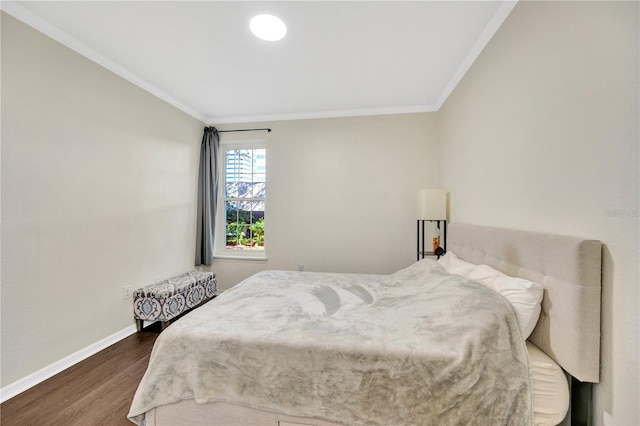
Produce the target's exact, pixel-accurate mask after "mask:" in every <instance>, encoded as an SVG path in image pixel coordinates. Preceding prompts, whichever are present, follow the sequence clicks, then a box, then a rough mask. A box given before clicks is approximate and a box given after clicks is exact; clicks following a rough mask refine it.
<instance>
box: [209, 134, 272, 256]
mask: <svg viewBox="0 0 640 426" xmlns="http://www.w3.org/2000/svg"><path fill="white" fill-rule="evenodd" d="M221 148H222V150H221V151H222V152H223V153H224V156H223V160H224V168H223V170H222V172H223V180H222V181H223V182H224V183H223V185H222V186H221V188H220V190H221V192H222V194H221V198H220V199H219V203H218V205H219V206H224V218H221V217H220V214H219V215H218V221H217V223H220V224H221V225H222V226H217V230H216V231H217V235H218V236H219V238H218V239H217V242H216V245H217V247H218V249H217V253H218V254H219V255H221V256H225V255H226V256H242V257H264V248H265V239H264V223H265V216H264V212H265V202H266V194H267V191H266V188H267V187H266V176H267V175H266V172H267V161H266V148H265V147H264V146H255V145H252V146H248V145H230V146H222V147H221ZM219 210H221V209H219ZM222 228H224V229H222Z"/></svg>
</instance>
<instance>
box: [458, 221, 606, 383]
mask: <svg viewBox="0 0 640 426" xmlns="http://www.w3.org/2000/svg"><path fill="white" fill-rule="evenodd" d="M447 250H448V251H452V252H454V253H455V254H456V255H458V257H460V258H461V259H464V260H466V261H468V262H472V263H476V264H481V263H484V264H487V265H489V266H492V267H493V268H496V269H498V270H500V271H502V272H504V273H505V274H507V275H511V276H517V277H521V278H525V279H528V280H530V281H535V282H538V283H540V284H542V285H544V287H545V293H544V300H543V302H542V313H541V314H540V319H539V320H538V325H537V326H536V329H535V330H534V331H533V333H532V334H531V336H530V337H529V340H530V341H531V342H532V343H533V344H534V345H536V346H537V347H539V348H540V349H542V350H543V351H544V352H546V353H547V355H549V356H550V357H551V358H553V359H554V360H555V361H556V362H557V363H558V364H560V366H561V367H562V368H563V369H564V370H565V371H567V372H568V373H569V374H571V375H572V376H573V377H575V378H576V379H578V380H580V381H583V382H592V383H597V382H598V381H599V379H600V283H601V254H602V244H601V242H600V241H594V240H585V239H580V238H575V237H567V236H561V235H549V234H541V233H534V232H526V231H517V230H510V229H502V228H491V227H484V226H476V225H464V224H455V223H452V224H450V225H449V232H448V235H447Z"/></svg>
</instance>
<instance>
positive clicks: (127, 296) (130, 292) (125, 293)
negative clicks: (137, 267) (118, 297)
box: [122, 286, 133, 299]
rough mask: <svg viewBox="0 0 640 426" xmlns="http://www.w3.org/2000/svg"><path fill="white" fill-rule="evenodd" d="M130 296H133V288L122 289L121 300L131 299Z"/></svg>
mask: <svg viewBox="0 0 640 426" xmlns="http://www.w3.org/2000/svg"><path fill="white" fill-rule="evenodd" d="M132 296H133V287H131V286H126V287H122V298H123V299H131V297H132Z"/></svg>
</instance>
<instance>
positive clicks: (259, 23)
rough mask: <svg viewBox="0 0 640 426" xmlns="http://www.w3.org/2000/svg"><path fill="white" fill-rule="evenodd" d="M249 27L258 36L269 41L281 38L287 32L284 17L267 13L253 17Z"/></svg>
mask: <svg viewBox="0 0 640 426" xmlns="http://www.w3.org/2000/svg"><path fill="white" fill-rule="evenodd" d="M249 28H251V32H252V33H253V34H255V36H256V37H258V38H260V39H262V40H267V41H276V40H280V39H281V38H282V37H284V36H285V34H287V26H286V25H285V24H284V22H282V19H280V18H278V17H276V16H273V15H267V14H262V15H256V16H254V17H253V18H251V22H249Z"/></svg>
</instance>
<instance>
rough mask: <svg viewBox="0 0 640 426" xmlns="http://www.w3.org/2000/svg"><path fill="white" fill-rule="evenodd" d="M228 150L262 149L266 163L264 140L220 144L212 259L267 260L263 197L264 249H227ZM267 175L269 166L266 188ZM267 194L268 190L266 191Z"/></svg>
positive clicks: (266, 179)
mask: <svg viewBox="0 0 640 426" xmlns="http://www.w3.org/2000/svg"><path fill="white" fill-rule="evenodd" d="M228 149H264V150H265V155H266V157H267V161H268V158H269V153H268V151H267V143H266V141H264V140H251V141H248V140H245V141H237V140H236V141H229V142H222V141H221V142H220V158H219V159H218V161H219V162H220V164H218V179H219V180H218V182H220V183H219V185H218V202H217V206H218V207H217V212H216V229H215V243H214V250H213V252H214V258H216V259H231V260H267V243H266V234H267V226H268V225H267V221H268V216H267V199H268V198H269V197H268V195H267V196H266V197H265V203H264V204H265V207H264V210H265V212H264V216H265V247H264V249H262V250H234V249H228V248H227V241H226V233H227V211H226V210H227V209H226V206H225V187H226V172H227V170H226V169H227V168H226V165H227V150H228ZM268 174H269V166H268V165H267V171H266V175H265V181H266V182H267V188H268V185H269V184H268V181H269V178H268ZM267 194H268V189H267Z"/></svg>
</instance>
